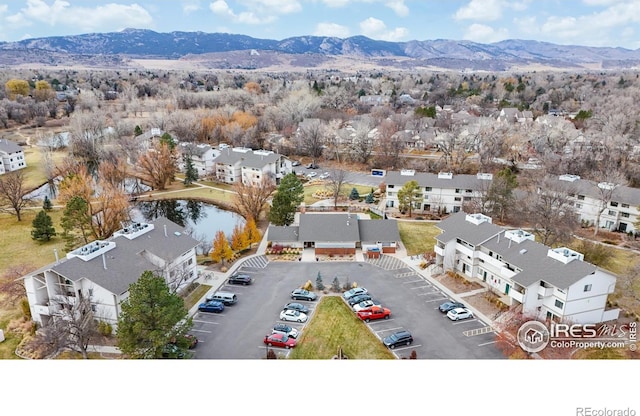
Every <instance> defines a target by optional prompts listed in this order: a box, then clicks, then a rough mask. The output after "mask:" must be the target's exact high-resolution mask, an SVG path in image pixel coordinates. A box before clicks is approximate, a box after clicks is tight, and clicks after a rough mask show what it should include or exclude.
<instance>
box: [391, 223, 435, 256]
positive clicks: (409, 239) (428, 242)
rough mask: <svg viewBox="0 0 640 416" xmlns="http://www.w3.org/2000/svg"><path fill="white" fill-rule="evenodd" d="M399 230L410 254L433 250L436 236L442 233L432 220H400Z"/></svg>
mask: <svg viewBox="0 0 640 416" xmlns="http://www.w3.org/2000/svg"><path fill="white" fill-rule="evenodd" d="M398 230H399V231H400V238H401V239H402V244H404V246H405V247H406V248H407V255H409V256H414V255H416V254H420V253H426V252H432V251H433V246H434V245H435V243H436V239H435V237H436V236H437V235H439V234H440V230H439V229H438V228H436V224H435V223H432V222H420V221H398Z"/></svg>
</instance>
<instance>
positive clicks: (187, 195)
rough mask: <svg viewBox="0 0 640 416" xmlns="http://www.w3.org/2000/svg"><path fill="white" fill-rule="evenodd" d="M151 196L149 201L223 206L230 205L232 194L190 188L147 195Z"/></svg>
mask: <svg viewBox="0 0 640 416" xmlns="http://www.w3.org/2000/svg"><path fill="white" fill-rule="evenodd" d="M148 194H149V195H151V196H152V198H151V200H157V199H198V200H202V201H211V202H212V203H216V202H221V203H223V204H231V203H232V201H233V194H232V193H230V192H223V191H220V190H217V189H212V188H201V187H195V186H192V187H190V188H182V189H173V190H167V191H151V192H149V193H148ZM139 200H140V201H147V200H149V198H146V197H143V196H142V197H140V198H139Z"/></svg>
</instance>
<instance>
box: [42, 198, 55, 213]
mask: <svg viewBox="0 0 640 416" xmlns="http://www.w3.org/2000/svg"><path fill="white" fill-rule="evenodd" d="M42 209H44V210H45V211H51V210H52V209H53V204H52V203H51V200H50V199H49V197H48V196H46V195H45V196H44V201H43V202H42Z"/></svg>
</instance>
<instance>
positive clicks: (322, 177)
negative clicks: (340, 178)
mask: <svg viewBox="0 0 640 416" xmlns="http://www.w3.org/2000/svg"><path fill="white" fill-rule="evenodd" d="M329 176H331V175H329V172H325V173H323V174H321V175H320V176H319V178H320V179H327V178H328V177H329Z"/></svg>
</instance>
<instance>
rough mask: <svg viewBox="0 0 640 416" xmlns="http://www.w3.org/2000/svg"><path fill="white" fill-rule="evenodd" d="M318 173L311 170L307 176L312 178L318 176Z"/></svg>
mask: <svg viewBox="0 0 640 416" xmlns="http://www.w3.org/2000/svg"><path fill="white" fill-rule="evenodd" d="M317 175H318V174H317V173H316V172H309V173H307V178H308V179H311V178H314V177H316V176H317Z"/></svg>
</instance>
